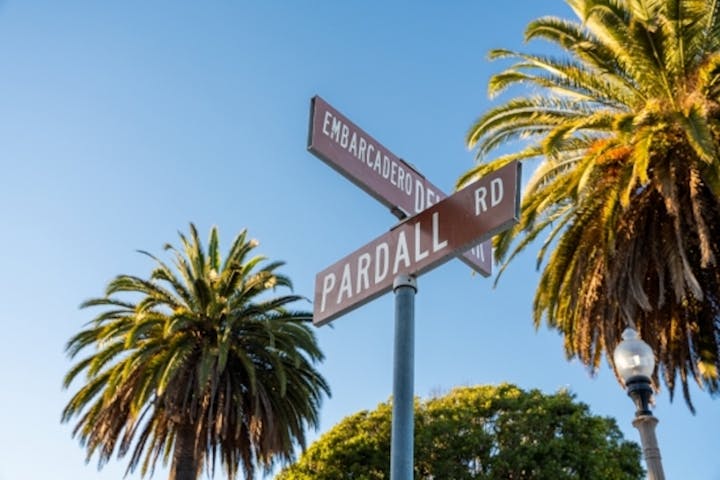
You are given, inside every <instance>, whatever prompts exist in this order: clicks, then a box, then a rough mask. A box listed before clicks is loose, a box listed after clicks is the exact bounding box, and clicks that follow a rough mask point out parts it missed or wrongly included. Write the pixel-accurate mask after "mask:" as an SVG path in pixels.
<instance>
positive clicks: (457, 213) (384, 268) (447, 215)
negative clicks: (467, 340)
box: [313, 162, 520, 326]
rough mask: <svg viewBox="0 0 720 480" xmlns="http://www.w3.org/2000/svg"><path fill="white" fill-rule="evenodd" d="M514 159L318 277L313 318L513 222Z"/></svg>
mask: <svg viewBox="0 0 720 480" xmlns="http://www.w3.org/2000/svg"><path fill="white" fill-rule="evenodd" d="M519 194H520V164H519V163H517V162H514V163H512V164H510V165H507V166H505V167H503V168H501V169H499V170H497V171H495V172H493V173H491V174H489V175H487V176H485V177H483V178H481V179H480V180H478V181H477V182H474V183H472V184H471V185H469V186H467V187H466V188H464V189H463V190H460V191H459V192H457V193H455V194H453V195H451V196H450V197H447V198H446V199H444V200H442V201H440V202H439V203H437V204H435V205H433V206H431V207H430V208H428V209H425V210H423V211H422V212H421V213H419V214H418V215H416V216H414V217H411V218H409V219H407V220H406V221H404V222H402V223H401V224H399V225H398V226H396V227H395V228H393V229H392V230H390V231H389V232H387V233H385V234H383V235H381V236H380V237H378V238H376V239H375V240H373V241H372V242H370V243H368V244H367V245H365V246H364V247H362V248H360V249H358V250H356V251H355V252H353V253H351V254H350V255H348V256H346V257H345V258H343V259H342V260H340V261H339V262H337V263H335V264H334V265H332V266H330V267H328V268H326V269H325V270H323V271H322V272H320V273H318V274H317V276H316V277H315V301H314V312H313V323H314V324H315V325H316V326H320V325H324V324H325V323H328V322H330V321H331V320H333V319H335V318H337V317H339V316H340V315H343V314H344V313H347V312H349V311H351V310H354V309H355V308H357V307H359V306H361V305H364V304H365V303H367V302H369V301H371V300H373V299H375V298H377V297H379V296H380V295H383V294H384V293H387V292H389V291H390V290H391V289H392V284H393V280H394V279H395V277H396V276H397V275H399V274H404V275H415V276H417V275H420V274H422V273H424V272H427V271H429V270H431V269H433V268H435V267H437V266H439V265H442V264H443V263H445V262H447V261H448V260H449V259H450V258H452V257H454V256H456V255H457V253H458V252H460V251H463V250H465V249H467V248H468V247H469V246H470V245H475V244H477V243H478V242H480V241H484V240H488V239H489V238H491V237H492V236H493V235H495V234H496V233H499V232H501V231H503V230H506V229H508V228H510V227H511V226H512V225H513V224H515V223H517V221H518V219H519V205H520V200H519Z"/></svg>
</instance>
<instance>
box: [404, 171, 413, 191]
mask: <svg viewBox="0 0 720 480" xmlns="http://www.w3.org/2000/svg"><path fill="white" fill-rule="evenodd" d="M412 186H413V176H412V175H411V174H410V172H407V175H405V193H406V194H407V195H408V196H410V195H412Z"/></svg>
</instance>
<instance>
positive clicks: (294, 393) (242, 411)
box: [62, 224, 329, 480]
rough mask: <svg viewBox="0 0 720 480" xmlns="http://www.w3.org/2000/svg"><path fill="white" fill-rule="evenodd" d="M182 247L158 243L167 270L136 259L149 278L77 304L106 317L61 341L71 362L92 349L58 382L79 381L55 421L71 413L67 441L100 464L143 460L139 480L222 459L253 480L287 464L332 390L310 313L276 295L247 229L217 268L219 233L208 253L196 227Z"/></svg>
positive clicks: (184, 472)
mask: <svg viewBox="0 0 720 480" xmlns="http://www.w3.org/2000/svg"><path fill="white" fill-rule="evenodd" d="M180 239H181V242H182V250H177V249H175V248H174V247H173V246H171V245H166V246H165V249H166V250H169V251H171V252H172V253H173V254H174V268H172V267H171V266H169V265H168V264H166V263H164V262H162V261H161V260H159V259H158V258H156V257H154V256H153V255H151V254H149V253H147V252H141V253H144V254H146V255H148V256H149V257H150V258H152V259H153V260H154V261H155V262H156V267H155V269H154V270H153V271H152V273H151V274H150V278H149V279H147V280H146V279H143V278H139V277H135V276H131V275H120V276H118V277H116V278H115V279H114V280H112V281H111V282H110V283H109V284H108V286H107V290H106V294H105V296H104V297H102V298H97V299H92V300H88V301H86V302H85V303H83V304H82V308H86V307H103V310H102V312H101V313H99V314H98V315H97V316H96V317H95V318H94V319H93V320H92V321H91V322H90V323H89V325H88V327H87V329H85V330H83V331H81V332H80V333H78V334H77V335H75V336H74V337H73V338H71V339H70V341H69V342H68V344H67V352H68V354H69V356H70V357H71V358H75V357H76V356H77V355H78V354H79V353H80V352H81V351H85V350H86V349H92V350H93V351H92V353H90V354H89V355H88V356H87V357H85V358H83V359H81V360H79V361H78V362H77V363H76V364H75V365H74V366H73V367H72V368H71V369H70V371H69V372H68V373H67V375H66V377H65V382H64V385H65V388H68V387H70V385H71V383H72V382H73V380H74V379H76V378H77V377H78V375H80V374H81V373H83V372H84V373H85V376H86V380H85V384H84V386H82V388H80V389H79V390H78V391H77V393H75V394H74V396H73V397H72V399H71V400H70V401H69V403H68V404H67V406H66V407H65V410H64V411H63V415H62V419H63V421H68V420H70V419H71V418H73V417H76V416H79V420H78V422H77V425H76V427H75V430H74V435H76V436H78V437H79V438H80V441H81V443H82V444H83V446H85V447H86V448H87V453H88V460H89V459H90V458H91V457H92V455H93V454H94V453H96V452H97V453H98V455H99V464H100V466H102V465H104V464H105V463H106V462H107V461H108V460H109V459H110V458H111V457H112V455H113V453H114V452H117V456H118V458H121V457H124V456H125V455H127V454H128V453H129V454H130V460H129V465H128V468H127V471H128V472H131V471H134V470H135V468H136V467H137V466H138V465H140V464H141V472H142V475H143V476H144V475H145V474H146V473H147V472H148V471H149V472H150V473H151V474H152V472H153V470H154V468H155V464H156V463H157V460H158V458H159V457H160V456H162V458H163V463H165V464H166V463H167V462H168V460H169V459H170V457H172V464H171V470H170V478H171V479H174V480H195V479H196V478H198V476H199V475H200V473H201V472H202V471H203V469H205V468H208V469H209V470H210V471H211V472H212V473H213V474H214V472H215V465H216V460H218V457H219V461H220V463H221V464H222V466H223V467H224V469H225V471H226V472H227V476H228V479H232V478H235V476H236V475H237V473H238V471H239V470H241V471H242V472H244V474H245V478H247V479H251V478H252V477H253V475H254V473H255V471H256V467H258V466H259V467H262V468H264V469H265V470H266V471H267V470H269V469H270V468H271V466H272V465H273V463H274V462H275V461H276V460H278V459H279V460H280V461H283V462H287V461H290V460H291V459H292V457H293V449H294V446H295V444H296V443H297V444H299V445H300V446H302V447H303V448H304V446H305V435H304V430H305V427H306V425H309V426H312V427H317V425H318V409H319V405H320V402H321V399H322V395H323V394H329V389H328V386H327V384H326V382H325V380H324V379H323V377H322V376H321V375H320V374H319V373H318V372H317V371H316V370H315V368H314V366H313V364H314V363H315V362H318V361H320V360H322V358H323V356H322V353H321V352H320V350H319V349H318V346H317V344H316V340H315V337H314V335H313V333H312V331H311V330H310V328H309V326H308V325H307V322H308V321H310V320H311V314H310V313H308V312H304V311H295V310H291V309H289V306H290V304H292V303H294V302H295V301H297V300H299V299H300V298H301V297H299V296H297V295H282V296H273V295H272V291H274V290H275V289H276V288H278V287H289V288H292V285H291V282H290V280H289V279H288V278H287V277H285V276H283V275H281V274H279V273H276V270H277V268H278V267H280V266H282V265H283V263H282V262H273V263H266V262H265V257H262V256H252V257H251V256H250V254H251V252H252V250H253V248H255V247H256V245H257V241H255V240H248V239H247V233H246V232H245V231H243V232H242V233H240V234H239V235H238V236H237V237H236V238H235V241H234V242H233V244H232V246H231V247H230V251H229V252H228V255H227V258H226V259H225V260H224V261H223V260H222V259H221V256H220V251H219V241H218V231H217V229H216V228H213V229H212V230H211V232H210V240H209V245H208V247H207V251H205V250H204V248H203V246H202V245H201V242H200V239H199V238H198V233H197V230H196V228H195V226H194V225H192V224H191V225H190V238H187V237H186V236H185V235H183V234H182V233H181V234H180Z"/></svg>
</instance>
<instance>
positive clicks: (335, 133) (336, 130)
mask: <svg viewBox="0 0 720 480" xmlns="http://www.w3.org/2000/svg"><path fill="white" fill-rule="evenodd" d="M341 127H342V122H341V121H340V120H338V119H337V118H335V117H333V119H332V127H331V132H330V138H331V139H332V140H335V141H336V142H339V141H340V128H341Z"/></svg>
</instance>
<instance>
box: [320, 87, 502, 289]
mask: <svg viewBox="0 0 720 480" xmlns="http://www.w3.org/2000/svg"><path fill="white" fill-rule="evenodd" d="M308 150H310V152H311V153H312V154H313V155H315V156H317V157H318V158H320V159H321V160H323V161H324V162H325V163H327V164H328V165H329V166H330V167H332V168H333V169H335V170H336V171H338V172H339V173H341V174H342V175H343V176H344V177H346V178H347V179H349V180H350V181H351V182H353V183H354V184H356V185H358V186H359V187H360V188H362V189H363V190H365V191H366V192H367V193H368V194H370V196H372V197H373V198H375V199H376V200H378V201H379V202H380V203H382V204H383V205H385V206H386V207H388V208H389V209H390V211H391V212H392V213H393V214H394V215H396V216H397V217H398V218H400V219H404V218H406V217H410V216H413V215H416V214H418V213H420V212H422V211H423V210H425V209H426V208H429V207H431V206H432V205H434V204H436V203H438V202H440V201H441V200H443V199H445V198H447V195H445V193H443V191H442V190H440V189H439V188H437V187H436V186H435V185H433V184H432V183H431V182H430V181H428V180H427V179H426V178H425V177H424V176H423V175H422V174H421V173H420V172H418V171H417V170H416V169H415V168H414V167H413V166H412V165H410V164H408V163H407V162H405V161H404V160H402V159H400V158H398V157H397V156H396V155H394V154H393V153H392V152H391V151H390V150H388V149H387V148H385V147H384V146H383V145H382V144H381V143H380V142H378V141H377V140H375V139H374V138H373V137H371V136H370V135H368V134H367V133H366V132H365V131H364V130H362V129H361V128H360V127H358V126H357V125H355V124H354V123H353V122H351V121H350V120H349V119H348V118H347V117H345V116H344V115H343V114H342V113H340V112H338V111H337V110H335V109H334V108H333V107H332V106H331V105H330V104H329V103H327V102H326V101H325V100H323V99H322V98H320V97H318V96H315V97H313V98H312V100H311V106H310V134H309V136H308ZM470 247H473V248H471V249H470V250H469V251H467V252H465V253H463V254H462V255H461V256H460V257H459V258H460V259H461V260H462V261H463V262H465V263H466V264H467V265H468V266H469V267H470V268H472V269H473V270H475V271H477V272H478V273H480V274H481V275H483V276H486V277H487V276H490V275H491V274H492V248H491V246H490V243H489V242H484V243H481V244H478V245H470Z"/></svg>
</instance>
